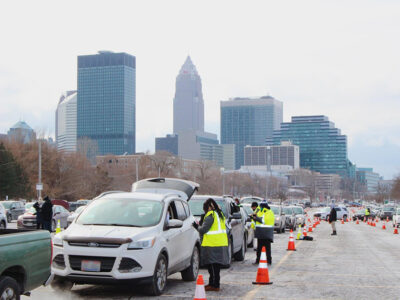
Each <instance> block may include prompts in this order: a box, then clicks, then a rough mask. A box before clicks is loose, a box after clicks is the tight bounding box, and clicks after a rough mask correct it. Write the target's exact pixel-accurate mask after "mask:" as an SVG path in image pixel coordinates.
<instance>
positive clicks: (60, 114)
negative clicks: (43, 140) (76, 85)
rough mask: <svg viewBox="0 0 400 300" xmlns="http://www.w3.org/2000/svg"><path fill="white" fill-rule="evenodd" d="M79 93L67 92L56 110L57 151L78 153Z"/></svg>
mask: <svg viewBox="0 0 400 300" xmlns="http://www.w3.org/2000/svg"><path fill="white" fill-rule="evenodd" d="M76 110H77V93H76V91H67V92H66V93H64V94H63V95H62V96H61V97H60V101H59V102H58V105H57V110H56V143H57V149H59V150H64V151H68V152H74V151H76V123H77V121H76Z"/></svg>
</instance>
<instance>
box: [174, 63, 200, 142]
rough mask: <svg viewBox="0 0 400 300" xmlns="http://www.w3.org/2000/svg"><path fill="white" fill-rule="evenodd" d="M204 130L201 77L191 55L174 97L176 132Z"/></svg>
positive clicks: (178, 79) (183, 69) (181, 74)
mask: <svg viewBox="0 0 400 300" xmlns="http://www.w3.org/2000/svg"><path fill="white" fill-rule="evenodd" d="M186 130H193V131H204V101H203V92H202V88H201V79H200V76H199V74H198V73H197V70H196V67H195V65H194V64H193V62H192V60H191V59H190V56H188V57H187V58H186V61H185V63H184V64H183V66H182V68H181V70H180V71H179V74H178V76H177V77H176V89H175V98H174V133H175V134H179V133H180V132H182V131H186Z"/></svg>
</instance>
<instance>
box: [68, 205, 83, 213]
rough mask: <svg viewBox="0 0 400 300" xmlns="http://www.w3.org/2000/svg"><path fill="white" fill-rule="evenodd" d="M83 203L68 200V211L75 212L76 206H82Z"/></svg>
mask: <svg viewBox="0 0 400 300" xmlns="http://www.w3.org/2000/svg"><path fill="white" fill-rule="evenodd" d="M84 205H85V204H83V203H78V202H69V211H70V212H71V213H72V212H75V211H76V210H77V209H78V207H81V206H84Z"/></svg>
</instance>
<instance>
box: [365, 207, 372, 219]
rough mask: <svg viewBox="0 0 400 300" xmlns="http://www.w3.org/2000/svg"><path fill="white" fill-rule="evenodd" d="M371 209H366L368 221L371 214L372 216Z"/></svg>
mask: <svg viewBox="0 0 400 300" xmlns="http://www.w3.org/2000/svg"><path fill="white" fill-rule="evenodd" d="M370 214H371V213H370V209H369V208H366V209H365V217H366V219H367V221H368V219H369V216H370Z"/></svg>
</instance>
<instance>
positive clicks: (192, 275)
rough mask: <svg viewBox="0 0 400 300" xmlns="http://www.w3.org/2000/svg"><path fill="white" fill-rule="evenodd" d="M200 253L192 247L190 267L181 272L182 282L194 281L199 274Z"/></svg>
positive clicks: (196, 248)
mask: <svg viewBox="0 0 400 300" xmlns="http://www.w3.org/2000/svg"><path fill="white" fill-rule="evenodd" d="M199 267H200V252H199V248H198V247H194V249H193V254H192V259H191V261H190V266H189V267H188V268H187V269H185V270H183V271H182V272H181V275H182V279H183V281H194V280H196V278H197V274H199Z"/></svg>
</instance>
